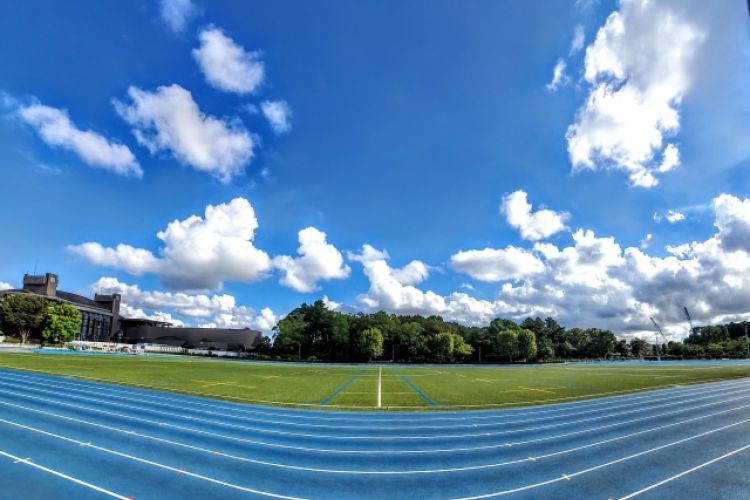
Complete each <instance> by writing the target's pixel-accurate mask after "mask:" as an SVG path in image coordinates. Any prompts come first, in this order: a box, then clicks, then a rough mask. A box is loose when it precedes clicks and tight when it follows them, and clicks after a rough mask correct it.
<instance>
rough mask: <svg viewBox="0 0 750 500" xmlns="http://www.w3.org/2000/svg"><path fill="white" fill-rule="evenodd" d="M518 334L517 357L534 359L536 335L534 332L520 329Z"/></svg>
mask: <svg viewBox="0 0 750 500" xmlns="http://www.w3.org/2000/svg"><path fill="white" fill-rule="evenodd" d="M517 336H518V357H520V358H521V359H525V360H527V361H529V360H533V359H536V336H535V335H534V332H532V331H530V330H526V329H524V328H522V329H520V330H519V331H518V333H517Z"/></svg>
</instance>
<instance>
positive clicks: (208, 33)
mask: <svg viewBox="0 0 750 500" xmlns="http://www.w3.org/2000/svg"><path fill="white" fill-rule="evenodd" d="M198 39H199V40H200V47H198V48H197V49H193V57H194V58H195V61H196V62H197V63H198V66H199V67H200V69H201V71H202V72H203V75H204V76H205V77H206V81H207V82H208V83H209V84H210V85H212V86H213V87H216V88H217V89H219V90H223V91H225V92H234V93H237V94H247V93H251V92H255V91H256V90H257V89H258V88H259V87H260V85H261V84H262V83H263V79H264V75H265V68H264V66H263V61H261V59H260V56H261V54H260V52H248V51H246V50H245V49H244V48H242V47H241V46H240V45H238V44H237V43H235V41H234V40H232V39H231V38H229V37H228V36H227V35H226V34H224V32H223V31H222V30H220V29H218V28H215V27H209V28H205V29H203V30H201V32H200V33H199V34H198Z"/></svg>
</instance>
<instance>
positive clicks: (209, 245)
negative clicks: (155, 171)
mask: <svg viewBox="0 0 750 500" xmlns="http://www.w3.org/2000/svg"><path fill="white" fill-rule="evenodd" d="M257 228H258V221H257V219H256V217H255V211H254V210H253V207H252V206H251V205H250V202H248V201H247V200H246V199H244V198H235V199H233V200H232V201H231V202H229V203H222V204H220V205H215V206H214V205H208V206H207V207H206V210H205V215H204V216H203V217H200V216H197V215H192V216H190V217H188V218H186V219H184V220H175V221H173V222H171V223H169V225H167V228H166V229H165V230H164V231H160V232H159V233H157V237H158V238H159V239H160V240H161V241H162V242H163V244H164V246H163V247H162V248H161V250H160V252H159V253H160V255H159V256H158V257H157V256H155V255H153V253H151V251H149V250H146V249H142V248H134V247H131V246H129V245H122V244H121V245H118V246H117V247H115V248H108V247H104V246H102V245H101V244H99V243H96V242H89V243H83V244H81V245H74V246H71V247H70V250H71V251H73V252H74V253H76V254H77V255H80V256H81V257H83V258H85V259H86V260H87V261H88V262H89V263H91V264H95V265H102V266H108V267H113V268H116V269H122V270H124V271H126V272H128V273H130V274H134V275H140V274H144V273H153V274H156V275H158V276H159V278H160V279H161V281H162V283H164V285H165V286H167V287H169V288H172V289H179V290H215V289H218V288H220V287H221V286H222V284H223V282H224V281H239V282H246V283H249V282H253V281H257V280H260V279H263V278H265V277H266V276H267V273H268V272H269V271H270V270H271V259H270V258H269V256H268V255H267V254H266V253H265V252H264V251H262V250H259V249H258V248H256V247H255V246H254V244H253V238H254V237H255V230H256V229H257Z"/></svg>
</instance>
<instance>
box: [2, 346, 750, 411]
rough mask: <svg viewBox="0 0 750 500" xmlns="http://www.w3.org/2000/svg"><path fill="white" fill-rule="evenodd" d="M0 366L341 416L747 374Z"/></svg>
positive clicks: (543, 398) (684, 368)
mask: <svg viewBox="0 0 750 500" xmlns="http://www.w3.org/2000/svg"><path fill="white" fill-rule="evenodd" d="M0 368H14V369H22V370H30V371H35V372H39V373H45V374H53V375H67V376H73V377H79V378H83V379H86V380H91V381H102V382H112V383H118V384H127V385H133V386H137V387H142V388H151V389H159V390H166V391H176V392H182V393H185V394H191V395H199V396H207V397H213V398H220V399H228V400H232V401H236V402H246V403H254V404H268V405H279V406H295V407H315V408H324V409H325V408H329V409H339V410H342V409H362V410H371V409H376V408H381V409H393V410H422V409H436V410H438V409H462V408H464V409H481V408H502V407H513V406H523V405H534V404H542V403H553V402H566V401H575V400H579V399H585V398H590V397H597V396H607V395H617V394H625V393H629V392H634V391H639V390H645V389H655V388H664V387H673V386H675V385H683V384H694V383H700V382H713V381H720V380H728V379H736V378H740V377H748V376H750V364H749V363H745V362H715V363H706V362H694V363H689V362H685V363H675V364H666V363H665V364H656V363H642V364H628V363H620V364H616V363H608V364H607V363H601V364H570V365H567V364H562V365H546V366H518V367H502V366H501V367H497V366H439V365H436V366H423V367H413V366H392V365H383V366H378V365H323V364H317V365H316V364H312V365H311V364H294V363H291V364H283V363H258V362H237V361H219V360H215V359H213V360H212V359H200V358H185V357H177V356H170V357H162V356H159V357H136V356H112V355H83V354H81V355H75V354H60V355H57V354H0Z"/></svg>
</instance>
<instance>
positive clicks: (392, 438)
mask: <svg viewBox="0 0 750 500" xmlns="http://www.w3.org/2000/svg"><path fill="white" fill-rule="evenodd" d="M5 385H8V383H7V382H4V381H0V386H5ZM24 389H25V390H28V391H34V392H40V393H43V394H52V395H54V396H57V397H59V394H58V393H56V392H54V391H48V390H45V389H37V388H32V387H25V388H24ZM717 392H719V391H713V393H714V394H716V393H717ZM67 396H68V397H73V398H76V399H79V400H83V401H87V402H93V403H94V404H105V405H110V406H115V407H120V408H124V409H129V410H137V411H143V412H147V413H151V414H154V415H163V416H168V417H173V418H178V419H183V420H189V421H191V422H199V423H203V424H207V425H215V426H219V427H225V428H230V429H239V430H243V431H250V432H257V433H260V434H273V435H280V436H291V437H303V438H320V439H331V440H339V441H343V440H352V441H361V440H368V441H404V440H421V441H429V440H437V439H465V438H471V437H477V436H484V437H487V436H507V435H512V434H521V433H525V432H529V431H538V430H545V429H555V428H559V427H564V426H569V425H573V424H581V423H586V422H594V421H597V420H602V419H609V418H614V417H621V416H623V415H631V414H634V413H642V412H646V411H651V410H654V409H658V408H667V407H670V406H677V405H680V404H683V402H682V401H678V402H673V403H665V404H661V405H653V406H650V407H645V408H638V409H635V410H629V411H626V412H619V413H612V414H609V415H602V416H597V417H588V418H582V419H577V420H570V421H565V422H560V423H554V424H546V425H540V426H536V427H524V428H520V429H509V430H503V431H493V432H480V433H463V434H443V435H411V436H403V435H395V436H394V435H391V436H372V435H353V436H351V435H350V436H340V435H332V434H313V433H302V432H292V431H283V430H278V429H268V428H262V427H251V426H246V425H240V424H232V423H229V422H222V421H217V420H210V419H205V418H199V417H192V416H189V415H182V414H180V413H173V412H168V411H161V410H155V409H151V408H144V407H138V406H133V405H128V404H123V403H115V402H112V401H107V400H103V399H99V398H92V397H87V396H71V395H70V394H68V395H67ZM710 397H711V396H707V398H710Z"/></svg>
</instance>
